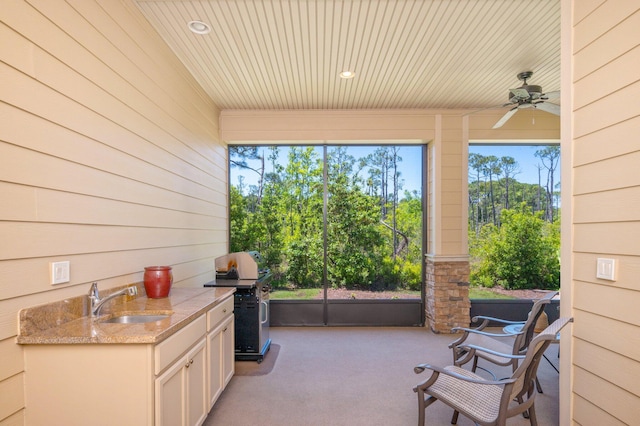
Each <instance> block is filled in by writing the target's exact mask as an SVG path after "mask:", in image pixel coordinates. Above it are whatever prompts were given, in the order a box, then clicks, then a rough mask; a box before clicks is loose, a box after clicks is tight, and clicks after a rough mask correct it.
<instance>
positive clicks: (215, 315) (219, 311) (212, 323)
mask: <svg viewBox="0 0 640 426" xmlns="http://www.w3.org/2000/svg"><path fill="white" fill-rule="evenodd" d="M233 300H234V299H233V295H232V296H231V297H228V298H226V299H225V300H223V301H222V302H220V303H219V304H218V305H216V306H215V307H214V308H212V309H211V310H210V311H209V312H207V331H208V332H209V331H211V330H213V329H214V328H216V326H217V325H218V323H220V321H222V320H223V319H224V318H226V317H227V316H228V315H229V314H231V313H233Z"/></svg>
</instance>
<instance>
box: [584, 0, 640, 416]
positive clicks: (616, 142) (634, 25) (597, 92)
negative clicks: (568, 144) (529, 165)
mask: <svg viewBox="0 0 640 426" xmlns="http://www.w3.org/2000/svg"><path fill="white" fill-rule="evenodd" d="M573 5H574V14H573V19H574V22H573V33H574V38H573V66H574V68H573V76H572V79H573V94H574V99H573V101H574V105H573V151H574V154H573V188H572V195H573V221H572V222H573V230H574V235H573V255H574V264H573V273H572V279H573V298H572V303H573V306H572V307H573V312H574V317H575V323H574V326H573V336H574V339H573V348H572V353H573V359H572V363H573V368H572V372H573V374H572V380H573V407H572V417H573V421H574V422H575V423H576V424H580V425H602V424H607V425H618V424H636V423H637V422H638V418H640V384H639V383H638V380H637V378H638V377H640V314H638V306H640V287H639V286H638V274H639V273H640V244H639V243H638V241H640V174H639V173H638V167H639V166H640V145H639V144H638V140H637V135H638V134H640V104H639V103H638V101H637V99H638V98H639V97H640V75H639V74H638V66H637V64H638V63H639V61H640V33H639V32H638V26H640V4H638V2H636V1H604V0H599V1H589V2H582V1H574V2H573ZM599 257H606V258H613V259H615V260H616V262H617V268H616V281H605V280H601V279H597V278H596V277H595V275H596V261H597V258H599Z"/></svg>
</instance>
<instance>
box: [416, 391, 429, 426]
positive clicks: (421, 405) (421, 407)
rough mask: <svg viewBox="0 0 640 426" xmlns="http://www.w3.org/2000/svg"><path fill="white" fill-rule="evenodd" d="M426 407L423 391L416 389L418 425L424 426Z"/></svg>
mask: <svg viewBox="0 0 640 426" xmlns="http://www.w3.org/2000/svg"><path fill="white" fill-rule="evenodd" d="M426 408H427V407H426V405H425V403H424V393H423V392H422V391H420V390H418V426H424V411H425V409H426Z"/></svg>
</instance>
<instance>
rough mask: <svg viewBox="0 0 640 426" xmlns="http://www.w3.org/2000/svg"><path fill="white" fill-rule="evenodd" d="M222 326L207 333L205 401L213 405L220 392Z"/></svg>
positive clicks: (221, 385)
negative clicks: (206, 390)
mask: <svg viewBox="0 0 640 426" xmlns="http://www.w3.org/2000/svg"><path fill="white" fill-rule="evenodd" d="M222 328H223V327H222V326H218V327H216V328H215V329H214V330H213V331H212V332H211V333H209V334H208V335H207V381H208V384H207V389H208V394H207V401H208V403H209V407H208V408H209V409H211V407H213V404H215V402H216V400H217V399H218V397H219V396H220V394H221V393H222V387H223V382H222V356H221V355H222Z"/></svg>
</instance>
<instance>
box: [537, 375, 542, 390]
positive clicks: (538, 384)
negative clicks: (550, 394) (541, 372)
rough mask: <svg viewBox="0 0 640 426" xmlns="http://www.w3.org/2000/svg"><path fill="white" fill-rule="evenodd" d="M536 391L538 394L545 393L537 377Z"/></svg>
mask: <svg viewBox="0 0 640 426" xmlns="http://www.w3.org/2000/svg"><path fill="white" fill-rule="evenodd" d="M536 389H537V390H538V393H543V392H542V386H541V385H540V380H538V376H536Z"/></svg>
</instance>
